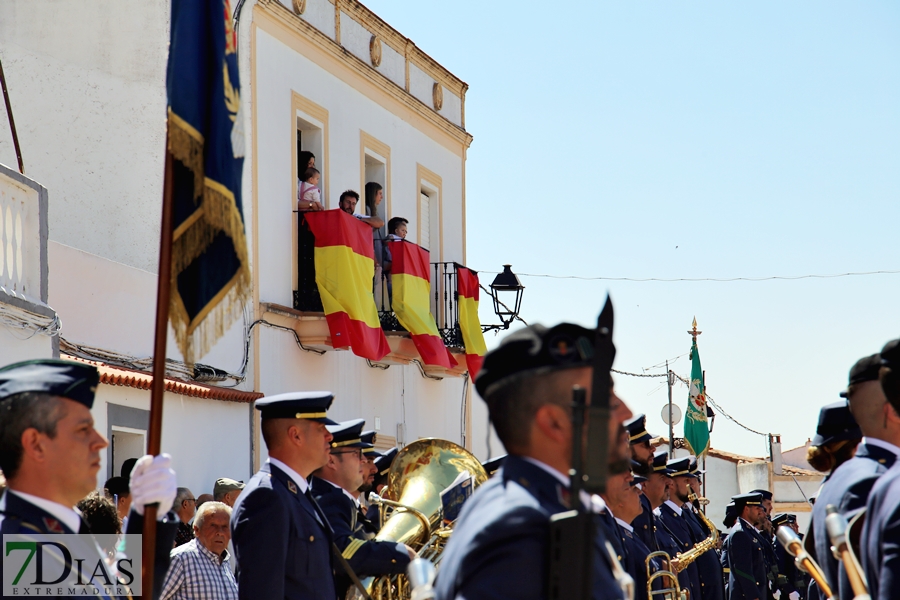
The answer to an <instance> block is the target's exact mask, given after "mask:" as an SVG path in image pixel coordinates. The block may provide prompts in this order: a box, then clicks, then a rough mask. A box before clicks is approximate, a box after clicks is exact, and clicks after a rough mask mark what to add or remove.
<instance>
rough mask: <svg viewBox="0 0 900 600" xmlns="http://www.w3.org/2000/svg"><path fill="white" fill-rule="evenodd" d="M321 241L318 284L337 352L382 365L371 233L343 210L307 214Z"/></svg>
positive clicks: (384, 351) (383, 339)
mask: <svg viewBox="0 0 900 600" xmlns="http://www.w3.org/2000/svg"><path fill="white" fill-rule="evenodd" d="M306 222H307V223H308V224H309V228H310V230H311V231H312V233H313V235H314V236H315V238H316V245H315V263H316V284H317V285H318V286H319V295H320V296H321V297H322V307H323V308H324V309H325V319H326V320H327V321H328V329H329V331H330V332H331V344H332V345H333V346H334V347H335V348H348V347H349V348H350V349H351V350H353V354H356V355H357V356H361V357H363V358H368V359H369V360H381V359H382V358H384V357H385V356H387V354H388V353H389V352H390V351H391V349H390V347H389V346H388V342H387V338H386V337H385V336H384V330H382V329H381V322H380V321H379V320H378V309H377V308H375V297H374V296H373V295H372V278H373V277H374V276H375V248H374V246H373V242H372V228H371V227H369V226H368V225H366V224H365V223H361V222H360V221H359V220H357V219H354V218H353V217H351V216H350V215H348V214H347V213H345V212H344V211H342V210H340V209H337V208H336V209H334V210H326V211H322V212H310V213H306Z"/></svg>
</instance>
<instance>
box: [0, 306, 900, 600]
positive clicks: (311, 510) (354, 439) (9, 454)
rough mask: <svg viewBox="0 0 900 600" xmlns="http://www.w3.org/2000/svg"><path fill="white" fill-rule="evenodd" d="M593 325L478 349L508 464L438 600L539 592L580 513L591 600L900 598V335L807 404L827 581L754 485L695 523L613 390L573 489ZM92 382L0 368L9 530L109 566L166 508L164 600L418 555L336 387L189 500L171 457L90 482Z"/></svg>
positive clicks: (250, 590)
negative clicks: (240, 477)
mask: <svg viewBox="0 0 900 600" xmlns="http://www.w3.org/2000/svg"><path fill="white" fill-rule="evenodd" d="M600 331H601V334H600V335H601V336H602V335H611V332H610V331H608V330H606V331H605V333H603V332H604V330H600ZM597 337H598V330H593V329H586V328H583V327H580V326H577V325H572V324H568V323H562V324H559V325H557V326H555V327H551V328H547V327H544V326H541V325H531V326H528V327H526V328H524V329H522V330H519V331H517V332H515V333H513V334H511V335H509V336H507V337H506V338H504V339H503V340H502V342H501V343H500V345H499V346H498V347H497V348H495V349H494V350H492V351H490V352H489V353H488V354H487V355H486V356H485V360H484V364H483V367H482V369H481V371H480V373H479V374H478V376H477V378H476V381H475V386H476V389H477V390H478V392H479V394H480V396H481V397H482V398H483V399H484V401H485V402H486V403H487V406H488V411H489V413H490V418H491V422H492V424H493V426H494V429H495V431H496V433H497V435H498V436H499V438H500V439H501V441H502V442H503V444H504V446H505V448H506V450H507V452H508V455H507V456H506V457H505V458H504V459H503V461H502V467H500V468H499V469H498V470H497V471H496V472H495V473H494V474H493V476H492V477H491V478H490V479H489V480H488V481H487V482H486V483H484V484H483V485H482V486H481V487H480V488H479V489H478V490H476V491H475V493H474V494H473V495H472V496H471V498H469V499H468V500H467V501H466V502H465V504H464V505H463V508H462V512H461V514H460V516H459V518H458V519H457V521H456V522H455V523H454V528H453V533H452V535H451V536H450V538H449V541H448V543H447V545H446V548H445V549H444V551H443V554H442V557H441V561H440V568H439V570H438V575H437V580H436V583H435V588H434V589H435V594H436V595H435V597H436V598H437V599H438V600H463V599H465V600H478V599H485V600H487V599H498V598H510V599H513V598H515V599H516V600H520V599H522V598H534V599H538V598H548V597H551V596H552V593H551V589H550V580H549V579H550V578H549V573H550V571H551V565H550V558H551V557H550V553H549V548H550V532H551V522H552V521H554V520H555V519H554V516H555V515H559V514H560V513H564V512H566V511H569V510H571V509H572V508H578V507H580V508H581V509H582V510H583V511H584V512H585V514H587V515H589V516H590V517H591V520H592V523H593V526H592V529H593V531H594V533H593V536H594V538H593V540H592V545H593V548H592V562H591V563H590V569H591V574H592V577H591V578H590V581H591V585H592V588H591V589H592V593H591V597H592V598H594V599H606V598H629V597H632V596H633V597H635V598H639V599H649V598H650V597H651V596H652V595H653V592H654V591H662V589H663V588H664V587H673V586H674V581H671V580H670V581H667V580H666V579H665V577H663V578H660V577H657V576H656V574H658V573H664V572H665V571H669V572H671V573H672V575H671V579H673V580H677V584H678V587H679V588H680V589H681V590H683V591H685V592H686V596H687V597H688V598H689V599H697V600H720V599H724V598H728V599H729V600H738V599H746V600H753V599H755V600H806V599H809V600H814V599H819V598H821V599H825V598H828V597H829V594H830V591H829V590H833V597H834V598H841V599H849V598H859V597H860V590H859V589H858V588H859V582H860V581H862V582H863V584H864V585H867V586H868V593H869V594H871V597H872V598H876V599H880V600H881V599H887V598H891V597H893V596H895V595H896V594H897V590H898V589H900V580H898V573H900V543H898V535H900V534H898V531H900V528H898V522H900V503H898V501H897V500H898V499H900V498H898V496H900V467H897V468H893V466H894V464H895V460H896V457H897V455H898V454H900V417H898V410H900V369H898V365H900V340H896V341H894V342H891V343H889V344H888V345H887V346H885V348H883V349H882V351H881V352H880V353H879V354H876V355H872V356H868V357H866V358H863V359H861V360H860V361H859V362H857V363H856V364H855V365H854V366H853V368H852V369H851V370H850V377H849V385H848V387H847V389H846V390H845V391H844V392H842V394H841V395H842V396H843V397H844V399H843V400H841V401H840V402H837V403H831V404H829V405H826V406H825V407H823V408H822V410H821V412H820V417H819V422H818V424H817V428H816V437H815V438H814V439H813V440H812V445H811V447H810V449H809V462H810V464H811V465H812V466H813V467H814V468H816V469H818V470H820V471H823V472H827V473H828V477H827V478H826V480H825V483H824V484H823V486H822V488H821V490H820V491H819V493H818V495H817V498H816V502H815V504H814V506H813V511H812V525H811V527H810V529H809V532H808V534H807V539H806V540H805V543H806V546H807V547H808V548H810V554H811V555H812V556H813V558H815V560H816V562H817V563H818V564H819V565H820V566H821V572H822V574H823V578H824V579H821V580H820V581H821V583H822V585H820V584H819V583H817V581H816V580H815V578H813V580H811V579H810V577H809V576H808V574H807V573H805V572H804V571H803V570H801V569H798V567H797V565H796V564H795V562H794V560H793V556H792V555H791V553H788V552H786V551H785V550H784V548H782V547H781V545H779V544H777V543H776V542H775V533H776V531H778V528H779V527H787V528H790V529H792V530H793V533H794V535H797V536H799V530H798V526H797V519H796V515H792V514H773V506H774V502H775V500H776V498H774V497H773V495H772V493H771V491H769V490H764V489H759V490H752V491H750V492H749V493H744V494H740V495H737V496H734V497H733V498H732V502H731V504H729V506H728V508H727V511H726V516H725V520H724V522H723V526H724V527H725V530H723V531H720V530H718V529H717V527H716V525H714V524H712V523H711V522H710V521H709V520H708V519H707V518H706V516H705V515H704V513H703V507H702V498H701V485H700V482H701V478H702V477H703V476H704V473H703V471H702V470H701V469H700V468H699V467H698V464H697V461H696V460H695V459H692V457H679V458H670V457H669V455H668V454H667V452H666V451H655V448H654V447H653V446H652V444H651V440H652V439H653V437H652V436H651V434H650V433H648V432H647V430H646V419H645V417H644V416H643V415H637V416H635V415H632V413H631V411H630V410H629V408H628V406H627V405H626V404H625V402H623V401H622V400H621V399H620V398H619V397H618V396H617V395H616V393H615V389H614V386H613V385H612V384H610V389H609V415H610V418H609V427H608V430H607V432H606V433H607V439H606V440H604V444H606V446H607V455H608V458H609V462H608V471H609V475H608V478H607V483H606V489H605V491H604V492H603V493H601V494H599V495H595V496H591V495H588V494H587V493H585V492H584V491H581V492H580V493H579V494H578V495H577V496H575V497H573V496H574V494H570V490H571V485H570V480H569V476H570V468H571V466H572V462H571V461H572V446H573V437H574V425H573V420H572V405H571V402H572V390H573V388H574V387H576V386H577V387H581V388H584V389H585V390H586V391H587V393H588V397H590V392H591V386H592V384H593V381H594V373H593V364H594V362H593V360H594V357H593V348H594V343H595V340H596V339H597ZM613 353H614V350H613ZM98 381H99V374H98V372H97V370H96V368H95V367H93V366H91V365H88V364H84V363H74V362H67V361H60V360H38V361H28V362H24V363H18V364H15V365H11V366H9V367H6V368H4V369H0V409H2V410H0V468H2V471H3V473H4V474H5V476H6V485H7V489H6V491H5V493H4V494H3V496H2V497H0V519H2V521H0V533H3V534H13V533H19V534H33V533H92V534H95V535H98V546H97V551H98V552H99V553H100V556H105V555H106V556H113V555H118V554H119V553H121V552H123V551H124V552H134V551H135V550H134V549H131V548H124V549H123V548H122V547H121V544H116V543H115V542H114V543H112V544H103V543H99V534H104V533H106V534H109V533H112V534H118V533H121V532H123V531H124V532H127V533H139V532H141V530H142V527H143V515H144V507H145V506H147V505H152V504H157V505H158V506H159V511H158V523H157V538H156V544H157V556H158V557H160V558H158V560H157V565H156V570H155V572H154V581H155V582H156V584H155V591H156V597H162V598H166V599H170V598H172V599H179V600H180V599H201V598H202V599H211V600H217V599H233V598H242V599H249V598H304V599H305V598H313V599H319V598H321V599H322V600H335V598H343V597H344V596H345V594H346V593H347V592H348V590H350V588H351V587H356V586H361V585H362V584H361V583H360V581H359V579H360V578H364V577H369V576H379V575H393V574H399V573H403V572H405V570H406V568H407V567H408V565H409V563H410V561H411V560H413V559H414V558H415V557H416V552H415V550H414V548H412V547H410V546H407V545H406V544H403V543H398V542H395V541H389V540H379V539H376V537H375V536H376V533H378V532H379V530H380V529H381V525H382V523H381V513H380V512H379V510H378V509H377V507H370V506H367V503H366V493H367V492H369V491H372V490H375V491H379V492H380V491H381V489H382V488H383V487H384V486H385V485H386V480H385V478H386V476H387V474H388V472H389V470H390V467H391V464H392V462H393V460H394V457H395V456H396V454H397V450H396V449H394V450H392V451H390V452H387V453H385V454H383V455H382V454H381V453H379V452H378V451H376V450H375V447H374V443H375V436H376V433H375V432H374V431H364V427H365V422H364V421H363V420H362V419H355V420H352V421H346V422H343V423H336V422H334V421H332V420H330V419H329V418H328V417H327V411H328V409H329V408H330V406H331V403H332V401H333V396H332V394H331V393H329V392H297V393H288V394H281V395H277V396H269V397H265V398H263V399H260V400H258V401H257V402H256V409H257V410H259V411H260V418H261V420H260V423H261V433H262V437H263V440H264V442H265V444H266V447H267V450H268V459H267V460H266V462H265V464H264V465H262V467H261V468H260V470H259V471H258V472H257V473H256V474H254V475H253V477H252V478H251V479H250V480H249V481H248V482H247V483H246V484H244V483H243V482H240V481H236V480H232V479H228V478H221V479H218V480H217V481H216V482H215V484H214V486H213V491H212V494H202V495H201V496H200V497H195V496H194V494H193V493H192V492H191V490H190V489H188V488H184V487H180V488H179V487H176V475H175V473H174V472H173V471H172V469H171V458H170V457H169V456H167V455H160V456H156V457H152V456H144V457H141V458H140V459H137V460H131V461H128V463H126V464H125V465H123V470H122V473H121V474H120V475H119V476H117V477H113V478H111V479H109V480H108V481H107V482H106V484H105V486H104V488H103V490H102V491H101V492H97V491H95V490H94V488H95V486H96V476H97V471H98V470H99V467H100V458H99V457H100V451H101V450H102V449H104V448H105V447H106V446H107V442H106V440H105V439H104V438H103V437H102V436H101V435H100V434H99V433H97V431H96V430H95V429H94V428H93V420H92V418H91V414H90V409H91V406H92V404H93V399H94V393H95V391H96V387H97V384H98ZM496 467H497V464H496V463H495V464H494V465H493V466H492V467H491V471H493V469H494V468H496ZM830 512H837V513H838V514H839V515H842V516H843V517H844V518H845V519H847V520H851V519H859V518H860V515H863V516H864V521H862V525H861V527H860V529H861V531H862V534H861V539H860V541H859V543H858V545H857V551H858V556H859V564H861V569H858V568H857V566H856V564H857V563H856V562H855V561H848V560H837V559H835V555H834V553H833V552H832V549H831V542H830V540H829V537H828V531H826V527H825V523H824V522H825V518H826V516H827V515H828V514H829V513H830ZM114 539H115V538H114ZM563 541H565V540H563ZM659 552H664V553H665V554H660V553H659ZM854 569H858V570H856V571H855V570H854ZM563 570H564V569H563ZM648 582H649V583H648ZM124 595H125V594H123V593H120V592H119V591H118V589H117V590H116V591H115V592H109V591H107V592H103V593H99V594H98V596H99V597H110V598H111V597H116V596H124Z"/></svg>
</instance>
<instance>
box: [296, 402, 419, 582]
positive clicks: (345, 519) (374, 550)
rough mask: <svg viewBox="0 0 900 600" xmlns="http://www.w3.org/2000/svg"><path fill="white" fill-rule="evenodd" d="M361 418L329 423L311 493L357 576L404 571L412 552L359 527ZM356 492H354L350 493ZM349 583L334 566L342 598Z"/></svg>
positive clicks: (362, 447)
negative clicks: (327, 444) (325, 453)
mask: <svg viewBox="0 0 900 600" xmlns="http://www.w3.org/2000/svg"><path fill="white" fill-rule="evenodd" d="M363 425H365V421H364V420H362V419H356V420H353V421H346V422H344V423H340V424H339V425H335V426H332V427H329V428H328V430H329V431H330V432H331V434H332V436H334V437H333V439H332V441H331V452H330V453H329V455H328V461H327V462H326V463H325V464H324V465H323V466H322V467H321V468H319V469H317V470H316V471H315V472H314V477H313V478H312V483H311V484H310V485H311V487H312V493H313V497H314V498H315V499H316V502H318V504H319V506H320V507H321V509H322V512H324V513H325V516H326V517H327V518H328V522H329V523H330V524H331V527H332V529H333V531H334V543H335V545H336V546H337V548H338V550H340V551H341V554H342V555H343V557H344V558H345V559H347V562H348V563H350V566H351V567H352V568H353V570H354V571H355V572H356V574H357V575H359V576H360V577H368V576H371V575H389V574H390V575H393V574H396V573H404V572H405V571H406V567H407V565H409V561H410V560H412V559H413V558H414V557H415V552H414V551H413V550H412V549H411V548H409V547H408V546H405V545H404V544H398V543H396V542H379V541H375V540H370V539H368V538H367V536H366V535H364V533H363V532H362V531H361V529H362V524H361V523H359V510H360V509H359V500H358V498H357V496H358V495H359V493H358V492H356V491H357V490H358V489H359V487H360V485H362V483H363V464H362V450H363V449H364V448H365V447H366V446H369V445H370V444H367V443H365V442H363V441H362V439H361V437H360V436H361V433H362V428H363ZM354 492H356V494H354ZM350 585H351V581H350V579H349V577H348V576H347V575H346V573H343V572H341V570H340V569H339V570H338V574H337V576H336V577H335V588H336V589H337V593H338V597H339V598H343V597H344V596H345V595H346V593H347V590H348V589H349V587H350Z"/></svg>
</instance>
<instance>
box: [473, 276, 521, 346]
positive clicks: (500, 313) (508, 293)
mask: <svg viewBox="0 0 900 600" xmlns="http://www.w3.org/2000/svg"><path fill="white" fill-rule="evenodd" d="M524 289H525V286H524V285H522V282H521V281H519V278H518V277H517V276H516V274H515V273H513V272H512V266H511V265H503V271H502V272H501V273H500V274H498V275H497V276H496V277H495V278H494V281H493V282H492V283H491V291H490V295H491V299H492V300H493V301H494V313H495V314H496V315H497V317H498V318H499V319H500V323H501V324H500V325H482V326H481V331H482V332H488V331H494V330H500V329H509V326H510V325H511V324H512V322H513V321H514V320H515V319H516V318H518V316H519V309H521V308H522V292H523V290H524ZM501 294H502V296H501Z"/></svg>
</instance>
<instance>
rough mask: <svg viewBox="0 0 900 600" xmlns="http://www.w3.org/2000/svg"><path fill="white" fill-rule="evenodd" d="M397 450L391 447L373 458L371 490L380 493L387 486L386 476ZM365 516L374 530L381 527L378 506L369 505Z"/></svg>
mask: <svg viewBox="0 0 900 600" xmlns="http://www.w3.org/2000/svg"><path fill="white" fill-rule="evenodd" d="M398 452H399V450H398V449H397V448H391V449H390V450H388V451H387V452H385V453H384V454H382V455H381V456H379V457H378V458H376V459H375V461H374V463H373V464H374V467H375V476H374V479H373V482H372V491H374V492H375V493H376V494H379V495H380V494H382V493H383V492H384V488H386V487H387V484H388V481H387V476H388V473H389V472H390V470H391V464H393V462H394V458H395V457H396V456H397V453H398ZM366 518H367V519H368V520H369V521H370V522H371V523H372V526H373V527H374V528H375V530H376V531H378V530H380V529H381V510H380V509H379V507H378V506H376V505H374V504H373V505H371V506H370V507H369V508H368V510H367V511H366Z"/></svg>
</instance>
